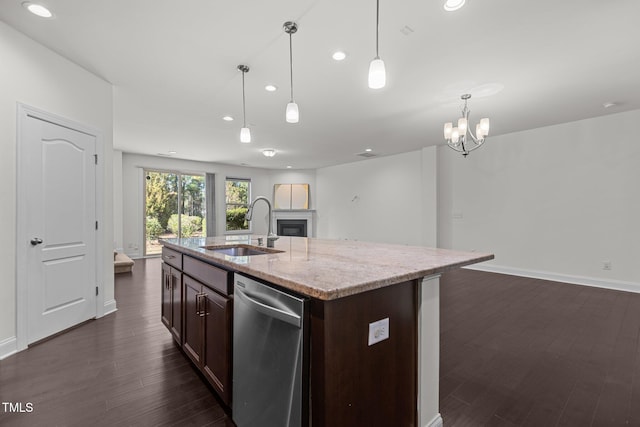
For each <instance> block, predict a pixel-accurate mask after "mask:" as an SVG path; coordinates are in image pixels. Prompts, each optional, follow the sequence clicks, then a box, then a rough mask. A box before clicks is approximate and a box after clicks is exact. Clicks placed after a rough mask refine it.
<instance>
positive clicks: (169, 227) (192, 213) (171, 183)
mask: <svg viewBox="0 0 640 427" xmlns="http://www.w3.org/2000/svg"><path fill="white" fill-rule="evenodd" d="M144 174H145V194H146V198H145V213H144V224H145V227H144V228H145V241H146V244H145V249H144V254H145V255H156V254H160V253H161V252H162V246H161V245H160V244H159V243H158V238H172V237H200V236H204V235H205V234H206V231H205V230H206V221H205V217H206V207H205V206H206V205H205V201H206V200H205V180H204V176H202V175H188V174H182V173H179V172H164V171H158V170H145V171H144Z"/></svg>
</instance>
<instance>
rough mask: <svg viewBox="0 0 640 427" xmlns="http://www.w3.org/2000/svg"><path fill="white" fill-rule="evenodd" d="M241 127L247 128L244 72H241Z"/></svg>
mask: <svg viewBox="0 0 640 427" xmlns="http://www.w3.org/2000/svg"><path fill="white" fill-rule="evenodd" d="M242 123H243V125H242V127H245V128H246V127H247V109H246V102H245V98H244V71H242Z"/></svg>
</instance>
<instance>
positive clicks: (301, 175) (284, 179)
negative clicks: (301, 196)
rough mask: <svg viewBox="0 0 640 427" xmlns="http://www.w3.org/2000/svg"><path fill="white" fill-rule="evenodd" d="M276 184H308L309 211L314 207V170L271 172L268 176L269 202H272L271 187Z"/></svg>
mask: <svg viewBox="0 0 640 427" xmlns="http://www.w3.org/2000/svg"><path fill="white" fill-rule="evenodd" d="M276 184H309V209H315V206H316V190H317V189H316V170H315V169H298V170H271V171H270V174H269V191H270V193H269V194H265V196H267V197H268V198H269V200H273V186H274V185H276Z"/></svg>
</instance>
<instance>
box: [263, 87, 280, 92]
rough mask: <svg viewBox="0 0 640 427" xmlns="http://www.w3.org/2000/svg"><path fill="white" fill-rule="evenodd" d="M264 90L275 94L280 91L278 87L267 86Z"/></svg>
mask: <svg viewBox="0 0 640 427" xmlns="http://www.w3.org/2000/svg"><path fill="white" fill-rule="evenodd" d="M264 90H266V91H267V92H275V91H277V90H278V86H276V85H266V86H265V87H264Z"/></svg>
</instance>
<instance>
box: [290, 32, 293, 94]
mask: <svg viewBox="0 0 640 427" xmlns="http://www.w3.org/2000/svg"><path fill="white" fill-rule="evenodd" d="M291 40H292V37H291V32H289V71H290V75H291V102H293V42H292V41H291Z"/></svg>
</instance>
